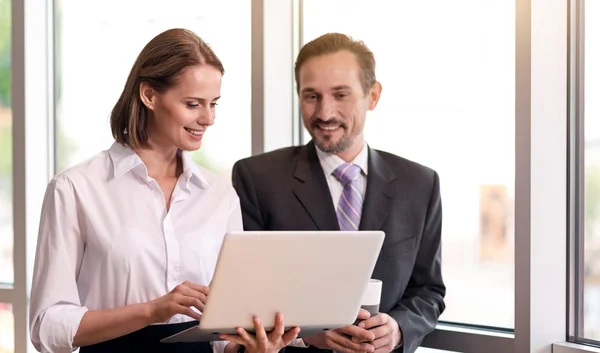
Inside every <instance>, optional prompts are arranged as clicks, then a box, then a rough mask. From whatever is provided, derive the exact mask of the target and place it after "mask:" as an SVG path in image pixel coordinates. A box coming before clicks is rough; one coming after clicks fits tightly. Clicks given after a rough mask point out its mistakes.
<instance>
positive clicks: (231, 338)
mask: <svg viewBox="0 0 600 353" xmlns="http://www.w3.org/2000/svg"><path fill="white" fill-rule="evenodd" d="M219 338H220V339H222V340H225V341H229V342H233V343H237V344H239V345H240V346H243V345H244V344H247V343H246V341H245V340H244V339H243V338H242V337H241V336H239V335H226V334H220V335H219Z"/></svg>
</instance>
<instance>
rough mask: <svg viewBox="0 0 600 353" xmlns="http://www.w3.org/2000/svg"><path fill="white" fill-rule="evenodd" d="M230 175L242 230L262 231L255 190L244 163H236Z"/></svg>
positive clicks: (263, 226) (261, 219)
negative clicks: (235, 194) (240, 209)
mask: <svg viewBox="0 0 600 353" xmlns="http://www.w3.org/2000/svg"><path fill="white" fill-rule="evenodd" d="M231 174H232V175H231V178H232V183H233V187H234V188H235V191H236V192H237V194H238V196H239V198H240V205H241V207H242V220H243V223H244V230H264V229H265V225H264V222H263V218H262V215H261V212H260V207H259V205H258V197H257V196H256V195H257V193H256V188H255V186H254V181H253V180H252V175H251V174H250V171H249V170H248V167H247V165H246V163H245V162H244V161H238V162H236V163H235V164H234V165H233V170H232V172H231Z"/></svg>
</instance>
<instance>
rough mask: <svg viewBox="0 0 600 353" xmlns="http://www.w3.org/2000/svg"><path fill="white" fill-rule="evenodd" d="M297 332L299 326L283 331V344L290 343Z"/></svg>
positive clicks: (296, 335) (298, 331)
mask: <svg viewBox="0 0 600 353" xmlns="http://www.w3.org/2000/svg"><path fill="white" fill-rule="evenodd" d="M299 333H300V327H294V328H293V329H291V330H289V331H288V332H286V333H284V334H283V336H281V338H282V339H283V344H284V345H286V346H287V345H288V344H290V343H291V342H292V341H293V340H294V339H296V337H298V334H299Z"/></svg>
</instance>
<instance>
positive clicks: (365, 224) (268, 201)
mask: <svg viewBox="0 0 600 353" xmlns="http://www.w3.org/2000/svg"><path fill="white" fill-rule="evenodd" d="M233 186H234V187H235V189H236V191H237V193H238V195H239V197H240V202H241V206H242V214H243V220H244V229H246V230H339V226H338V223H337V217H336V211H335V207H334V202H333V200H332V199H331V194H330V192H329V188H328V186H327V181H326V179H325V175H324V173H323V169H322V168H321V165H320V163H319V159H318V157H317V153H316V150H315V146H314V144H313V143H312V142H310V143H308V144H307V145H306V146H300V147H289V148H284V149H280V150H276V151H273V152H269V153H264V154H261V155H258V156H254V157H249V158H246V159H243V160H240V161H238V162H237V163H236V164H235V165H234V167H233ZM441 228H442V204H441V199H440V187H439V179H438V175H437V173H436V172H435V171H433V170H431V169H429V168H427V167H424V166H421V165H419V164H417V163H414V162H411V161H409V160H406V159H404V158H401V157H398V156H395V155H392V154H390V153H386V152H381V151H377V150H374V149H371V148H369V169H368V176H367V190H366V196H365V201H364V204H363V211H362V219H361V223H360V229H361V230H383V231H384V232H385V240H384V243H383V248H382V250H381V253H380V255H379V258H378V260H377V263H376V265H375V269H374V272H373V276H372V277H373V278H377V279H380V280H382V281H383V290H382V298H381V304H380V312H384V313H388V314H389V315H390V316H391V317H393V318H394V319H395V320H396V321H397V322H398V324H399V326H400V329H401V331H402V336H403V345H402V348H400V350H401V351H403V352H407V353H408V352H414V351H415V349H416V348H417V347H418V346H419V345H420V343H421V341H422V339H423V337H424V336H425V335H427V334H428V333H429V332H431V331H432V330H433V329H434V328H435V325H436V324H437V320H438V317H439V315H440V314H441V313H442V312H443V310H444V307H445V306H444V295H445V292H446V289H445V286H444V283H443V281H442V274H441V254H440V252H441V247H440V236H441ZM310 348H313V347H310ZM310 348H309V351H311V350H316V349H315V348H313V349H310ZM297 350H298V349H294V348H292V347H288V348H287V350H286V351H287V352H288V353H289V352H293V351H297ZM298 352H302V353H309V352H307V350H306V349H301V350H300V351H298Z"/></svg>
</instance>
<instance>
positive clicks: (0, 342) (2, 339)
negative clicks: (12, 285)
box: [0, 12, 15, 353]
mask: <svg viewBox="0 0 600 353" xmlns="http://www.w3.org/2000/svg"><path fill="white" fill-rule="evenodd" d="M9 13H10V12H9ZM13 326H14V320H13V314H12V306H11V305H10V304H6V303H0V353H9V352H10V353H12V352H14V349H15V348H14V342H13V341H14V336H13V331H14V327H13Z"/></svg>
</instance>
